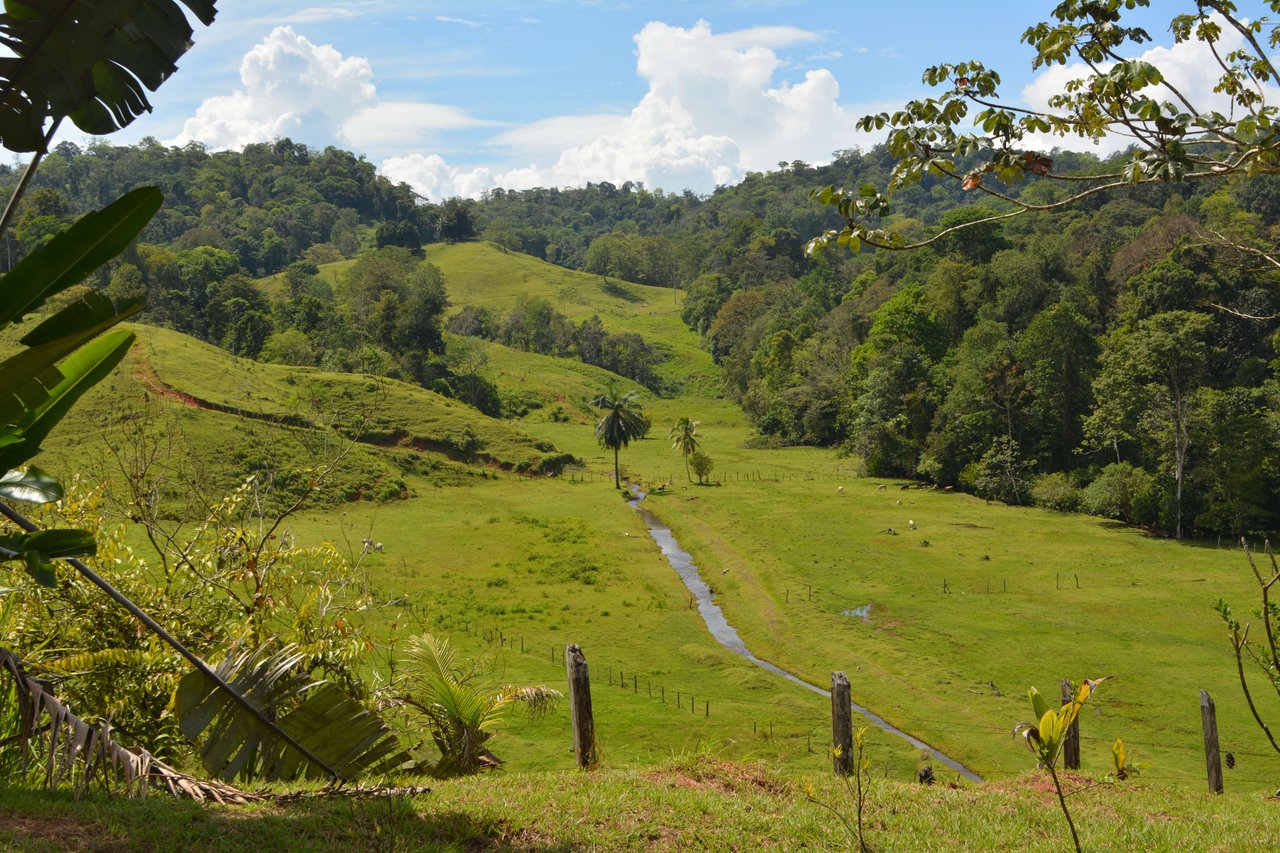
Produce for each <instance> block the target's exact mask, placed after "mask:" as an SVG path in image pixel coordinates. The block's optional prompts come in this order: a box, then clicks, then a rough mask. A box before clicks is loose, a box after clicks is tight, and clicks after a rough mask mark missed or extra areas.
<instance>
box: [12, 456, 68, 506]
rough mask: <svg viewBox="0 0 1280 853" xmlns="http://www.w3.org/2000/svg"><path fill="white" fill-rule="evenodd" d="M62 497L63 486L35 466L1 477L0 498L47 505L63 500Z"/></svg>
mask: <svg viewBox="0 0 1280 853" xmlns="http://www.w3.org/2000/svg"><path fill="white" fill-rule="evenodd" d="M62 495H63V492H62V484H61V483H59V482H58V481H57V480H55V479H54V478H53V477H51V476H49V475H48V474H47V473H45V472H44V471H42V470H40V469H39V468H37V467H36V466H34V465H32V466H31V467H30V468H28V469H27V470H25V471H10V472H9V473H7V474H5V475H4V476H3V477H0V498H4V499H5V500H12V501H25V502H27V503H34V504H47V503H53V502H54V501H59V500H62Z"/></svg>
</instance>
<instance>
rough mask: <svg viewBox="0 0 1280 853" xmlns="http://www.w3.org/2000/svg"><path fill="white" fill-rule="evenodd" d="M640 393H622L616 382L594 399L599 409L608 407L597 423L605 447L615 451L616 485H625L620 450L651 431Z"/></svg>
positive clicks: (599, 439)
mask: <svg viewBox="0 0 1280 853" xmlns="http://www.w3.org/2000/svg"><path fill="white" fill-rule="evenodd" d="M636 397H637V392H635V391H628V392H627V393H625V394H622V395H619V394H618V389H617V386H615V385H614V384H613V383H612V382H611V383H609V388H608V390H606V391H605V392H604V393H603V394H601V395H600V396H599V397H596V398H595V399H594V400H592V401H591V405H593V406H595V407H596V408H597V409H604V417H603V418H601V419H600V423H598V424H596V441H598V442H600V446H601V447H607V448H609V449H610V450H612V451H613V486H614V488H616V489H620V488H622V476H621V474H620V473H619V470H618V451H619V450H621V449H622V448H624V447H626V446H627V445H628V444H630V443H631V442H632V441H635V440H636V439H640V438H644V437H645V435H647V434H648V432H649V419H648V418H646V417H645V416H644V413H643V412H641V411H640V409H641V408H642V407H641V405H640V403H639V401H638V400H637V399H636Z"/></svg>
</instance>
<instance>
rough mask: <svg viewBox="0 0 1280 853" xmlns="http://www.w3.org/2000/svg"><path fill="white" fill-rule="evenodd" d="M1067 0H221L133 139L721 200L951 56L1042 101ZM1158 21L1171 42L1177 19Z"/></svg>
mask: <svg viewBox="0 0 1280 853" xmlns="http://www.w3.org/2000/svg"><path fill="white" fill-rule="evenodd" d="M1053 5H1054V4H1053V3H1052V2H1039V0H1030V2H1029V1H1028V0H1022V2H1012V0H989V2H979V3H974V4H969V5H968V6H963V7H961V6H959V4H955V3H953V2H941V0H897V2H885V3H871V2H861V1H860V0H854V2H845V3H832V2H829V0H828V2H809V0H719V2H696V3H695V2H680V1H679V0H662V2H614V0H526V2H519V3H517V2H508V0H497V2H479V0H477V2H470V3H467V2H455V0H440V1H439V2H433V1H432V0H425V2H407V0H350V2H338V3H320V2H316V0H310V2H307V0H256V2H255V0H222V2H220V3H219V10H220V11H219V16H218V20H217V21H216V22H215V23H214V25H213V26H212V27H210V28H208V29H207V30H198V31H197V33H196V37H195V39H196V47H195V48H194V49H193V50H192V51H191V52H190V53H189V54H188V55H187V56H186V57H184V58H183V60H182V61H181V63H180V70H179V72H178V73H177V74H176V75H175V76H174V77H173V78H172V79H171V80H170V81H169V82H168V83H166V85H165V86H164V87H163V88H161V90H160V91H159V92H158V93H156V95H155V96H154V98H153V102H154V104H155V108H156V109H155V112H154V113H153V114H152V115H150V116H146V117H144V118H143V119H140V120H139V121H138V122H136V123H135V124H134V126H132V127H131V128H129V129H128V130H127V131H125V132H123V133H121V134H118V135H117V136H116V137H115V139H116V140H119V141H132V140H136V139H138V138H141V137H142V136H148V135H149V136H154V137H156V138H157V139H160V140H162V141H165V142H169V143H182V142H185V141H189V140H192V139H195V140H199V141H201V142H203V143H204V144H206V145H207V146H209V147H210V148H226V147H239V146H240V145H243V144H244V143H246V142H250V141H259V140H269V139H272V138H275V137H277V136H281V135H287V136H290V137H292V138H293V139H295V141H304V142H306V143H308V144H310V145H313V146H316V147H322V146H324V145H329V144H336V145H339V146H340V147H344V148H349V149H352V150H355V151H357V152H358V153H361V154H363V155H365V156H367V157H368V158H369V160H370V161H371V162H373V163H375V164H378V165H379V167H380V168H382V169H383V171H384V172H385V173H386V174H388V175H389V176H391V177H392V178H394V179H396V180H406V181H408V182H409V183H411V184H413V185H414V186H415V188H417V189H418V190H419V191H420V192H422V193H423V194H424V195H427V196H430V197H432V198H440V197H446V196H449V195H454V194H463V195H477V194H479V193H480V192H482V191H483V190H485V189H488V188H491V187H493V186H499V185H501V186H509V187H521V186H535V185H572V184H581V183H583V182H585V181H587V180H610V181H614V182H621V181H624V180H640V181H644V182H646V184H648V185H649V186H661V187H663V188H665V189H668V190H673V191H678V190H680V189H683V188H685V187H686V186H687V187H691V188H693V189H695V190H697V191H699V192H706V191H708V190H710V189H711V188H712V187H713V186H714V185H715V184H716V183H727V182H732V181H736V180H738V179H740V178H741V176H742V174H743V172H744V171H746V170H750V169H767V168H771V167H772V166H773V164H775V163H776V162H777V161H779V160H794V159H803V160H807V161H810V162H822V161H825V160H827V159H829V158H830V155H831V152H832V151H834V150H836V149H839V148H844V147H849V146H853V145H863V146H865V145H868V144H870V143H871V142H873V141H874V140H872V139H870V138H867V137H862V136H860V135H858V134H856V133H855V132H854V131H853V128H852V124H853V122H854V121H855V120H856V119H857V118H858V117H859V116H861V115H863V114H864V113H867V112H871V111H876V110H879V109H891V108H893V107H896V106H898V105H900V104H901V103H902V102H903V101H904V100H906V99H908V98H911V97H915V96H918V95H921V94H923V93H924V91H925V90H924V88H923V87H922V85H921V83H920V73H921V71H922V70H923V69H924V68H925V67H926V66H928V65H931V64H934V63H936V62H954V61H959V60H963V59H971V58H980V59H982V60H983V61H984V62H986V63H987V64H988V65H989V66H990V67H994V68H997V69H998V70H1000V71H1001V73H1002V75H1003V77H1004V79H1005V91H1006V93H1007V95H1008V96H1010V97H1011V98H1013V99H1014V100H1015V101H1016V100H1019V99H1021V100H1025V101H1027V102H1036V101H1037V99H1042V98H1043V97H1045V96H1047V92H1048V91H1049V90H1050V89H1052V88H1053V87H1054V86H1055V85H1058V84H1060V83H1061V79H1060V78H1061V75H1059V77H1058V78H1053V77H1044V76H1043V75H1042V76H1040V77H1038V78H1033V77H1032V73H1031V70H1030V67H1029V60H1030V55H1031V54H1030V51H1029V50H1028V49H1027V48H1026V47H1025V46H1024V45H1021V44H1020V43H1019V37H1020V35H1021V33H1022V31H1023V30H1024V29H1025V28H1026V26H1027V25H1029V24H1031V23H1033V22H1034V21H1036V20H1040V19H1042V18H1044V17H1047V16H1048V14H1049V12H1050V10H1051V9H1052V6H1053ZM1155 5H1157V6H1158V7H1161V8H1162V9H1163V10H1164V11H1163V14H1164V15H1165V16H1167V15H1169V14H1171V13H1172V12H1174V11H1177V10H1175V9H1174V8H1172V7H1174V6H1175V5H1176V6H1179V7H1181V6H1183V5H1188V4H1184V3H1181V2H1180V3H1177V4H1174V3H1171V2H1169V0H1155ZM1241 5H1242V7H1243V8H1246V9H1247V8H1248V7H1249V6H1250V5H1257V6H1259V7H1260V6H1261V4H1259V3H1252V4H1250V3H1243V4H1241ZM1166 7H1167V8H1166ZM957 8H962V9H963V10H964V11H963V12H962V13H960V14H957V13H956V11H955V10H956V9H957ZM1145 17H1146V20H1147V21H1150V22H1151V29H1152V35H1153V36H1154V37H1155V39H1156V43H1157V44H1165V45H1170V44H1171V39H1170V38H1169V36H1168V34H1167V33H1165V32H1163V29H1162V28H1163V26H1165V25H1167V17H1166V18H1165V19H1164V22H1163V23H1162V22H1161V20H1160V17H1159V16H1152V15H1151V14H1150V13H1146V15H1145ZM1169 58H1170V61H1172V62H1173V63H1174V64H1175V65H1178V64H1179V63H1181V64H1183V65H1185V66H1186V69H1187V73H1188V74H1190V75H1192V76H1194V75H1195V68H1196V63H1195V62H1194V61H1186V60H1187V58H1186V57H1177V56H1171V57H1169ZM1193 59H1194V58H1193ZM1200 76H1201V77H1203V78H1205V79H1207V77H1205V75H1200ZM66 137H67V138H71V139H73V140H75V136H74V134H72V133H69V134H66Z"/></svg>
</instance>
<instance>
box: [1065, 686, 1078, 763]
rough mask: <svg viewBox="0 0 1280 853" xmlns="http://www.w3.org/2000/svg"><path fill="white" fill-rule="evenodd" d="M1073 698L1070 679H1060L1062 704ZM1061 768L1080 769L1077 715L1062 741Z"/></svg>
mask: <svg viewBox="0 0 1280 853" xmlns="http://www.w3.org/2000/svg"><path fill="white" fill-rule="evenodd" d="M1074 698H1075V690H1074V689H1073V688H1072V686H1071V679H1069V678H1064V679H1062V704H1063V705H1065V704H1067V703H1068V702H1070V701H1072V699H1074ZM1062 766H1063V767H1065V768H1066V769H1068V770H1079V769H1080V717H1079V716H1078V715H1077V716H1076V718H1075V719H1074V720H1072V721H1071V725H1070V726H1069V727H1068V728H1067V736H1066V737H1065V738H1064V739H1063V741H1062Z"/></svg>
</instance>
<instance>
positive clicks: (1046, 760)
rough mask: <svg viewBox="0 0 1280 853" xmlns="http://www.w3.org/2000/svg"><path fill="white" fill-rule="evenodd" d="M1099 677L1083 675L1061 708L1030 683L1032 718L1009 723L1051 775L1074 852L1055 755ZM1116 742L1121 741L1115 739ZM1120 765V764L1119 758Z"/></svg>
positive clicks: (1076, 839)
mask: <svg viewBox="0 0 1280 853" xmlns="http://www.w3.org/2000/svg"><path fill="white" fill-rule="evenodd" d="M1103 681H1106V678H1105V677H1104V678H1099V679H1098V680H1096V681H1094V680H1091V679H1085V680H1084V681H1083V682H1081V684H1080V687H1079V689H1078V690H1076V691H1075V693H1074V694H1072V696H1071V697H1070V699H1068V700H1067V702H1066V704H1064V705H1063V706H1062V707H1061V708H1051V707H1050V706H1049V703H1048V702H1046V701H1045V698H1044V697H1043V696H1041V695H1040V691H1038V690H1036V689H1035V688H1034V687H1032V688H1031V689H1030V690H1029V691H1028V696H1029V697H1030V699H1031V710H1032V712H1033V713H1034V714H1035V718H1036V722H1034V723H1018V724H1017V725H1016V726H1014V727H1013V733H1014V734H1015V735H1021V736H1022V738H1023V740H1025V741H1026V743H1027V748H1028V749H1030V750H1031V754H1032V755H1034V756H1035V757H1036V763H1037V766H1039V767H1043V768H1045V769H1046V770H1048V771H1049V776H1050V777H1051V778H1052V779H1053V789H1054V791H1056V792H1057V794H1058V805H1059V806H1060V807H1061V808H1062V815H1063V817H1065V818H1066V819H1067V827H1068V828H1069V829H1070V830H1071V841H1072V843H1073V844H1074V845H1075V848H1076V851H1077V853H1079V851H1080V850H1081V847H1080V834H1079V833H1078V832H1076V824H1075V821H1073V820H1072V819H1071V810H1070V809H1068V808H1067V797H1068V796H1069V795H1068V794H1064V793H1063V791H1062V780H1061V779H1060V778H1059V776H1058V759H1059V758H1060V757H1061V756H1062V754H1063V747H1064V746H1065V744H1066V741H1067V735H1068V733H1069V732H1070V730H1071V726H1072V725H1073V724H1075V723H1076V722H1077V721H1078V720H1079V718H1080V710H1081V709H1082V708H1083V707H1084V703H1085V702H1087V701H1088V700H1089V697H1090V696H1092V695H1093V691H1095V690H1097V689H1098V685H1099V684H1101V683H1102V682H1103ZM1116 743H1122V742H1121V741H1119V740H1117V741H1116ZM1120 766H1121V767H1123V766H1124V765H1123V762H1121V764H1120ZM1071 793H1075V792H1074V791H1073V792H1071Z"/></svg>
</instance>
